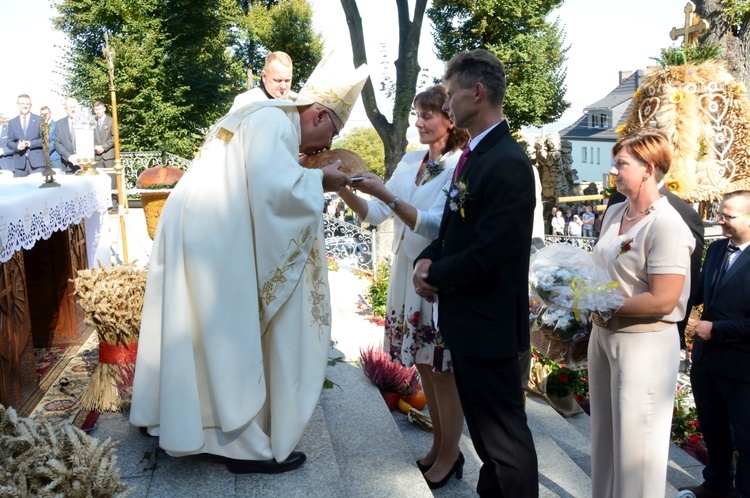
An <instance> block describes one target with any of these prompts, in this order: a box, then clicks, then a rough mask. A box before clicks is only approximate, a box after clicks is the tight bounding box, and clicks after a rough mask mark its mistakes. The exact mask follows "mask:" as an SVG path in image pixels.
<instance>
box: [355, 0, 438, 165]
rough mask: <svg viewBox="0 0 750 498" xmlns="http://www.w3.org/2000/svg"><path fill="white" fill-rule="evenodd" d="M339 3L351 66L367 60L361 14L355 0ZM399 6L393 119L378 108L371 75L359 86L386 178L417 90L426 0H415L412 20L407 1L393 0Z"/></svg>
mask: <svg viewBox="0 0 750 498" xmlns="http://www.w3.org/2000/svg"><path fill="white" fill-rule="evenodd" d="M341 6H342V7H343V9H344V14H345V15H346V24H347V25H348V26H349V37H350V38H351V41H352V54H353V58H354V66H355V67H357V66H360V65H361V64H364V63H366V62H367V52H366V50H365V42H364V35H363V32H362V18H361V17H360V15H359V9H358V8H357V2H356V0H341ZM396 6H397V8H398V27H399V44H398V59H397V60H396V62H395V66H396V91H395V102H394V105H393V122H391V123H389V122H388V120H387V119H386V117H385V116H384V115H383V114H382V113H381V112H380V110H379V109H378V105H377V102H376V100H375V91H374V89H373V86H372V79H368V80H367V83H366V84H365V86H364V88H363V89H362V101H363V103H364V107H365V113H367V117H368V119H369V120H370V123H372V126H373V127H374V128H375V130H376V131H377V132H378V135H380V138H381V139H382V140H383V146H384V147H385V178H386V179H388V178H390V176H391V175H392V174H393V171H394V170H395V169H396V164H398V162H399V161H400V160H401V157H403V155H404V152H406V145H407V140H406V130H407V129H408V128H409V114H410V112H411V105H412V101H413V100H414V95H415V94H416V88H417V77H418V76H419V71H420V69H421V68H420V67H419V60H418V52H419V35H420V32H421V30H422V19H423V18H424V12H425V8H426V6H427V0H416V2H415V6H414V15H413V19H414V20H413V21H411V20H410V19H409V2H408V1H407V0H396Z"/></svg>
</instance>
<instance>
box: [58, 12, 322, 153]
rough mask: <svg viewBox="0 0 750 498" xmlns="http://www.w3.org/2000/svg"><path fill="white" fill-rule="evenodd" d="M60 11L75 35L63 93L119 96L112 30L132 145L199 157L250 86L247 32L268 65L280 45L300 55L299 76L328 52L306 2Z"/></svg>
mask: <svg viewBox="0 0 750 498" xmlns="http://www.w3.org/2000/svg"><path fill="white" fill-rule="evenodd" d="M56 9H57V12H58V14H59V15H58V16H57V17H56V18H55V19H54V24H55V27H56V28H57V29H59V30H61V31H62V32H63V33H65V35H66V36H67V38H68V41H69V45H68V47H67V48H66V56H65V58H64V60H63V62H62V63H61V67H60V69H61V70H62V73H63V74H64V75H65V77H66V83H65V85H64V88H63V91H64V94H65V96H75V97H77V98H78V99H79V100H80V101H81V103H82V104H83V105H87V106H91V104H93V102H94V101H95V100H102V101H103V102H107V103H108V102H109V101H110V96H109V76H108V74H107V69H106V66H107V62H106V60H105V59H104V57H103V55H102V48H103V46H104V34H105V32H107V33H109V41H110V45H111V47H112V48H113V49H114V51H115V53H116V56H115V86H116V89H117V105H118V109H117V111H118V118H119V125H120V126H119V131H120V142H121V149H122V150H125V151H128V150H129V151H133V150H164V151H169V152H173V153H176V154H180V155H182V156H185V157H188V158H190V157H193V155H194V154H195V151H196V150H197V148H198V147H199V146H200V144H201V142H202V141H203V139H204V137H205V134H206V131H207V130H208V128H209V126H210V125H211V124H213V123H214V122H215V121H216V120H218V119H219V118H220V117H221V116H222V115H223V114H224V113H225V112H226V111H227V110H228V109H229V107H230V105H231V102H232V99H233V98H234V96H235V95H236V94H237V93H238V92H240V91H242V90H243V87H244V82H245V79H246V76H245V74H246V73H245V71H246V68H247V67H248V53H247V51H246V50H245V51H244V52H243V46H244V45H243V43H244V42H246V41H247V39H248V36H249V37H250V38H252V39H253V40H255V41H256V42H257V43H255V45H253V50H255V52H254V57H253V60H259V61H260V63H259V64H260V67H262V64H263V59H264V58H265V55H266V51H267V48H266V47H273V48H272V50H284V51H286V52H288V53H289V54H290V56H292V58H293V59H294V62H295V75H296V74H305V75H306V74H309V73H310V72H311V71H312V68H313V67H314V65H315V64H316V63H317V61H318V60H319V59H320V55H321V52H322V42H321V40H320V36H319V35H318V34H316V33H314V32H313V31H312V29H311V26H312V12H311V10H310V7H309V5H308V4H307V1H306V0H281V1H280V2H276V1H266V2H260V1H252V0H244V1H243V0H240V1H238V0H108V1H106V2H92V1H91V0H60V1H59V3H57V4H56ZM251 11H252V13H251ZM242 26H252V27H253V30H254V31H253V32H252V33H253V34H252V35H246V34H245V35H243V33H246V32H245V31H243V29H242ZM243 36H245V38H243ZM243 40H244V42H243ZM245 45H247V44H246V43H245ZM260 67H258V68H257V74H260ZM298 71H299V73H297V72H298Z"/></svg>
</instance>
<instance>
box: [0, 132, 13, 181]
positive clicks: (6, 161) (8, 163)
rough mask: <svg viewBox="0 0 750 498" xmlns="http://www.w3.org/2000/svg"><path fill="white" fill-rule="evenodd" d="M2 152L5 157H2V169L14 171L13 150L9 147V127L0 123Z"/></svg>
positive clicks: (0, 158)
mask: <svg viewBox="0 0 750 498" xmlns="http://www.w3.org/2000/svg"><path fill="white" fill-rule="evenodd" d="M0 150H2V151H3V155H2V156H1V157H0V169H6V170H9V171H13V170H14V169H15V167H14V166H13V149H11V148H10V147H9V146H8V125H3V124H2V123H0Z"/></svg>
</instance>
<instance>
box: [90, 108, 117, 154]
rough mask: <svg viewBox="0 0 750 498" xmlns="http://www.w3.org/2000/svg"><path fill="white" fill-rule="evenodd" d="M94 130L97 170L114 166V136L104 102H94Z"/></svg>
mask: <svg viewBox="0 0 750 498" xmlns="http://www.w3.org/2000/svg"><path fill="white" fill-rule="evenodd" d="M94 115H95V116H96V128H94V155H95V159H96V167H97V168H113V167H114V166H115V135H114V131H113V130H112V124H113V123H112V118H111V117H109V116H107V106H105V105H104V102H101V101H99V100H97V101H96V102H94Z"/></svg>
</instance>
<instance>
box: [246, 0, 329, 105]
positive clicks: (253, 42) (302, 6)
mask: <svg viewBox="0 0 750 498" xmlns="http://www.w3.org/2000/svg"><path fill="white" fill-rule="evenodd" d="M240 26H241V27H242V29H243V30H244V34H243V36H242V39H243V40H244V42H243V44H242V45H243V46H244V48H243V49H242V51H241V53H243V54H248V55H247V57H246V59H245V60H244V61H243V64H245V68H246V69H247V68H252V70H253V74H254V75H256V77H260V72H261V70H262V69H263V64H264V62H265V55H266V54H268V53H269V52H274V51H276V50H281V51H283V52H286V53H287V54H289V56H290V57H291V58H292V61H293V62H294V69H293V71H292V80H293V81H292V88H293V89H294V90H296V91H299V89H300V88H302V85H303V84H304V83H305V80H306V79H307V77H308V76H309V75H310V74H311V73H312V72H313V70H314V69H315V66H316V65H317V64H318V62H319V61H320V58H321V56H322V54H323V38H322V37H321V35H320V33H317V32H316V31H314V30H313V28H312V8H311V7H310V4H309V3H308V2H307V0H282V1H280V2H263V1H256V2H253V5H251V7H250V9H249V10H248V13H247V15H245V16H244V17H243V19H242V22H241V23H240ZM251 50H252V51H253V52H252V53H251Z"/></svg>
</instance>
